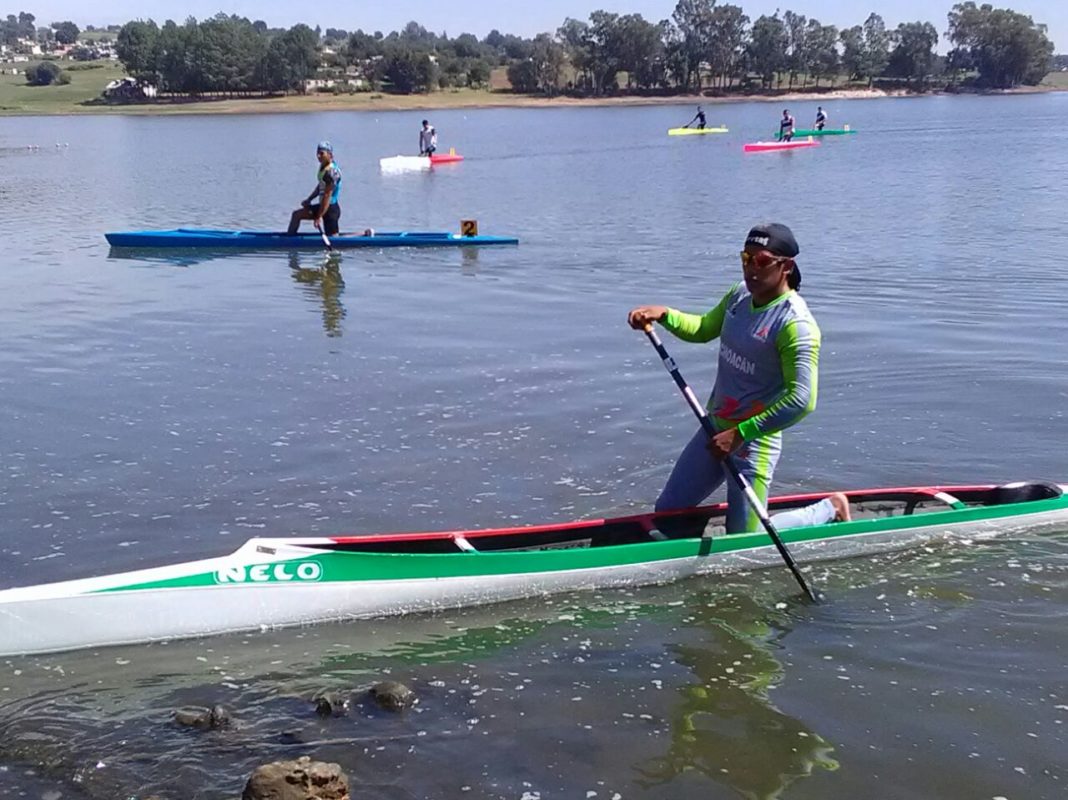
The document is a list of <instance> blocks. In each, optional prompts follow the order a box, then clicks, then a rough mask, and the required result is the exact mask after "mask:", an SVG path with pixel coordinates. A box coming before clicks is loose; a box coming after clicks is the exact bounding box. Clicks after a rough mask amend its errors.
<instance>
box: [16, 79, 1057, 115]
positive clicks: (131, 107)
mask: <svg viewBox="0 0 1068 800" xmlns="http://www.w3.org/2000/svg"><path fill="white" fill-rule="evenodd" d="M1062 91H1068V87H1059V86H1033V87H1031V86H1029V87H1019V88H1016V89H1001V90H985V91H977V90H966V91H945V90H934V91H927V92H911V91H908V90H905V89H891V90H886V89H827V90H826V91H823V90H820V91H798V90H795V91H788V90H787V91H782V92H774V93H770V94H767V93H765V94H727V95H713V96H709V95H701V94H679V95H653V96H644V95H615V96H609V97H568V96H563V95H560V96H556V97H539V96H533V95H517V94H512V93H510V92H495V91H486V90H460V91H441V92H434V93H432V94H427V95H388V94H381V93H362V94H352V95H347V94H346V95H329V94H311V95H290V96H285V97H251V98H226V99H199V100H183V101H177V102H173V103H145V104H132V103H131V104H115V105H103V104H101V105H91V106H90V105H80V104H78V105H74V104H72V105H69V106H64V107H61V108H56V109H26V110H14V109H2V110H0V118H3V117H33V116H42V117H45V116H81V115H91V114H99V115H111V114H120V115H128V116H166V115H172V114H185V115H194V114H280V113H309V112H324V111H357V112H369V111H370V112H390V111H443V110H454V109H455V110H461V109H487V108H582V107H603V106H659V105H708V106H713V105H725V104H730V103H750V102H755V103H779V102H790V103H797V102H806V101H824V102H831V101H835V100H877V99H883V98H891V97H892V98H922V97H946V96H949V97H952V96H1001V95H1028V94H1047V93H1050V92H1062Z"/></svg>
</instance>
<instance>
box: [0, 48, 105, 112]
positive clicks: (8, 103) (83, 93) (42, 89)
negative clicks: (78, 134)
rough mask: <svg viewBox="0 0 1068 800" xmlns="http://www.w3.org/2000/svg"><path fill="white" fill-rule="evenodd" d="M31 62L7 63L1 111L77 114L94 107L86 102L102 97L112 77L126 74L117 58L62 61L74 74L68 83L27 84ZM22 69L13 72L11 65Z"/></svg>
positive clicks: (1, 83) (0, 83)
mask: <svg viewBox="0 0 1068 800" xmlns="http://www.w3.org/2000/svg"><path fill="white" fill-rule="evenodd" d="M36 63H37V62H31V63H29V64H4V65H3V67H4V74H3V75H0V114H76V113H78V112H80V111H91V110H93V109H92V107H91V106H84V105H82V104H83V103H85V102H87V101H89V100H93V99H94V98H97V97H100V93H101V92H102V91H103V90H104V87H105V86H107V84H108V81H113V80H115V79H116V78H121V77H122V76H123V75H125V74H126V71H125V70H124V69H123V68H122V65H121V64H119V63H118V62H116V61H74V62H71V61H58V62H56V63H57V64H59V66H60V67H61V68H62V69H63V70H64V71H65V72H67V74H69V75H70V83H68V84H67V85H65V86H27V85H26V76H25V75H24V74H21V73H23V72H24V71H25V70H26V68H27V67H31V66H34V65H35V64H36ZM13 67H14V68H16V69H18V70H19V73H20V74H18V75H12V74H10V73H11V69H12V68H13Z"/></svg>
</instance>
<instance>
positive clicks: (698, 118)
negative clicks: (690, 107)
mask: <svg viewBox="0 0 1068 800" xmlns="http://www.w3.org/2000/svg"><path fill="white" fill-rule="evenodd" d="M695 122H696V123H697V130H699V131H703V130H704V129H705V111H704V109H703V108H701V106H698V107H697V114H696V115H695V116H694V118H693V119H691V120H690V121H689V122H687V123H686V124H685V125H683V126H682V127H684V128H689V127H690V126H691V125H693V124H694V123H695Z"/></svg>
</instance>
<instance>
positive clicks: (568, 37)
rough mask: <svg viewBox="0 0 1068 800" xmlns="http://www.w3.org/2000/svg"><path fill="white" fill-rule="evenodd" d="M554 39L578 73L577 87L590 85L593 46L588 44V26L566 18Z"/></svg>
mask: <svg viewBox="0 0 1068 800" xmlns="http://www.w3.org/2000/svg"><path fill="white" fill-rule="evenodd" d="M556 38H557V39H558V40H559V41H560V43H561V44H562V45H563V47H564V50H565V52H566V53H567V57H568V59H569V60H570V61H571V66H572V67H573V68H574V69H575V71H576V72H578V77H579V80H578V83H579V85H581V86H586V85H590V84H592V83H593V77H592V69H593V53H592V49H593V45H592V43H591V42H590V26H589V25H587V24H586V23H585V22H583V21H582V20H579V19H572V18H571V17H567V18H565V19H564V24H563V25H561V26H560V27H559V28H557V30H556ZM536 82H537V79H536V78H535V83H536ZM513 84H514V82H513Z"/></svg>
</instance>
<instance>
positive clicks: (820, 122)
mask: <svg viewBox="0 0 1068 800" xmlns="http://www.w3.org/2000/svg"><path fill="white" fill-rule="evenodd" d="M826 124H827V115H826V114H824V113H823V106H816V130H818V131H822V130H823V126H824V125H826Z"/></svg>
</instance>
